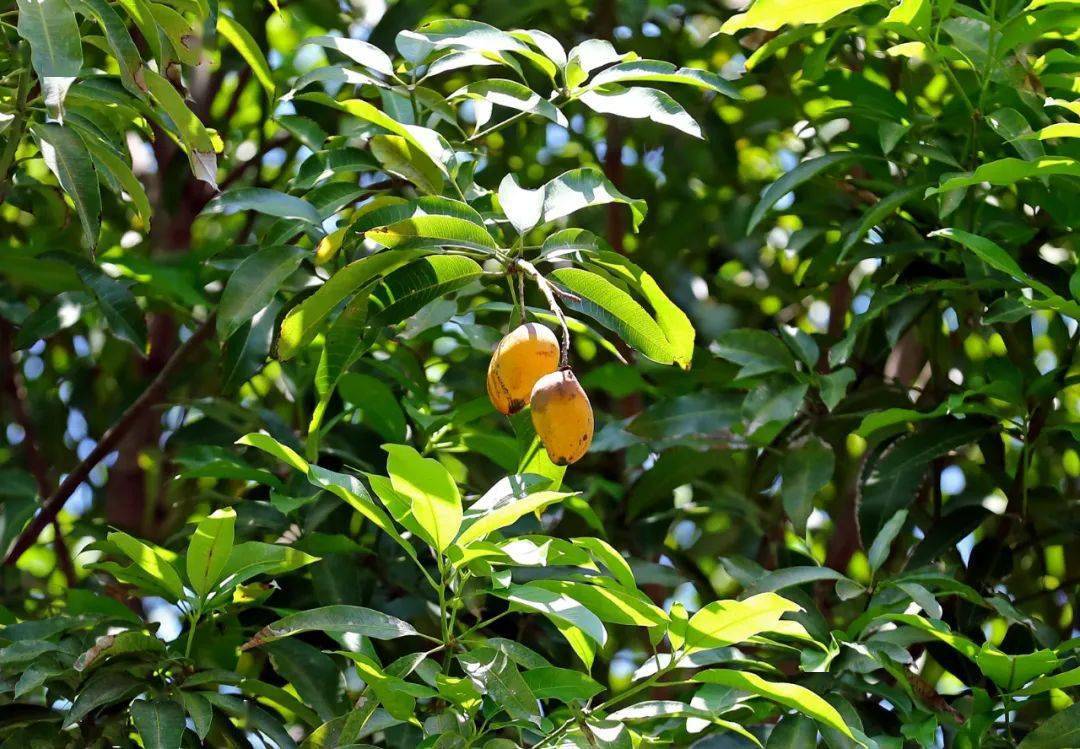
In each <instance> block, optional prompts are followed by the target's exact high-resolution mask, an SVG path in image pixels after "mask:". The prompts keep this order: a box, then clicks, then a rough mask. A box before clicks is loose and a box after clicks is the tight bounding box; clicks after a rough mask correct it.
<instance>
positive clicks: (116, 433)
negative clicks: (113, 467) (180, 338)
mask: <svg viewBox="0 0 1080 749" xmlns="http://www.w3.org/2000/svg"><path fill="white" fill-rule="evenodd" d="M214 321H215V315H210V317H209V318H207V320H206V322H204V323H203V324H202V325H201V326H200V327H199V328H198V329H197V330H196V331H195V332H194V333H193V334H192V335H191V337H190V338H188V339H187V341H185V342H184V344H183V345H182V346H180V348H178V349H177V350H176V353H174V354H173V355H172V357H171V358H170V359H169V361H168V362H166V363H165V366H164V367H162V368H161V371H160V372H158V375H157V377H155V378H154V380H153V382H151V383H150V385H149V386H148V387H147V388H146V390H144V391H143V392H142V395H140V396H139V397H138V398H136V399H135V401H134V402H133V403H132V404H131V405H130V406H128V408H127V410H126V411H124V413H123V414H121V416H120V418H119V419H118V420H117V421H116V423H115V424H113V425H112V426H111V427H109V429H108V430H107V431H106V432H105V434H104V435H102V437H101V441H99V442H98V443H97V446H96V447H95V448H94V449H93V450H91V451H90V454H89V455H87V456H86V458H85V459H84V460H83V461H82V462H81V463H79V465H77V466H76V467H75V468H74V469H73V470H72V471H71V472H70V473H69V474H68V475H67V477H66V478H65V479H64V481H63V482H62V483H61V484H60V486H58V487H57V489H56V491H55V492H53V494H52V495H51V496H50V497H49V498H48V499H46V500H45V501H44V502H43V503H42V506H41V511H40V512H38V514H37V515H35V516H34V518H33V519H32V520H31V521H30V523H29V524H28V525H27V526H26V527H25V528H24V529H23V531H22V533H20V534H19V537H18V538H17V539H16V540H15V543H14V544H13V545H12V547H11V550H10V551H9V552H8V554H7V556H6V557H5V558H4V564H5V565H12V564H15V562H17V561H18V560H19V557H21V556H22V555H23V553H24V552H25V551H26V550H27V549H29V548H30V547H31V546H32V545H33V544H34V542H35V541H36V540H37V537H38V535H39V534H40V533H41V531H42V530H44V528H45V526H46V525H48V524H49V523H51V522H53V520H54V519H55V518H56V516H57V514H58V513H59V512H60V510H61V508H63V506H64V503H65V502H67V500H68V498H69V497H70V496H71V495H72V493H73V492H74V491H75V489H77V488H78V487H79V485H80V484H82V482H83V481H85V480H86V478H87V476H89V475H90V472H91V471H92V470H94V467H95V466H96V465H97V464H98V463H100V462H101V461H102V459H103V458H104V457H105V456H106V455H108V454H109V453H110V452H112V451H113V449H115V447H116V445H117V443H119V442H120V440H121V438H122V437H123V436H124V435H125V434H126V433H127V431H128V429H130V428H131V426H132V425H133V424H135V423H136V422H137V421H138V420H139V417H140V416H142V414H143V412H144V411H146V409H148V408H150V407H151V406H152V405H153V404H155V403H157V402H158V400H159V399H160V398H161V396H162V395H163V394H164V392H165V388H166V386H167V385H168V382H169V377H171V376H172V374H173V373H174V372H176V370H177V369H179V368H180V366H181V365H182V364H183V362H184V360H185V359H187V357H188V356H189V355H190V354H191V352H192V351H194V350H195V349H197V348H198V347H199V346H200V345H201V344H202V343H203V342H204V341H206V340H207V339H208V338H210V336H211V335H212V334H213V332H214Z"/></svg>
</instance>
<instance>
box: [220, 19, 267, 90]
mask: <svg viewBox="0 0 1080 749" xmlns="http://www.w3.org/2000/svg"><path fill="white" fill-rule="evenodd" d="M217 32H218V33H219V34H221V36H222V37H224V38H225V40H226V41H227V42H228V43H229V44H231V45H232V46H233V47H234V48H235V49H236V51H237V52H239V53H240V56H241V57H243V58H244V62H246V63H247V64H248V67H250V68H251V70H252V71H253V72H254V73H255V79H256V80H257V81H258V82H259V83H260V84H262V87H263V88H264V89H266V94H267V95H268V96H270V97H273V96H274V75H273V73H272V72H270V64H269V63H268V62H267V61H266V57H265V55H263V53H262V50H261V49H259V45H258V44H257V43H256V42H255V40H254V39H253V38H252V37H251V34H250V33H248V30H247V29H245V28H244V27H243V26H242V25H240V24H239V23H237V21H236V20H234V19H233V18H232V17H231V16H227V15H225V14H224V13H222V14H220V15H218V19H217Z"/></svg>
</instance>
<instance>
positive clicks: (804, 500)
mask: <svg viewBox="0 0 1080 749" xmlns="http://www.w3.org/2000/svg"><path fill="white" fill-rule="evenodd" d="M834 463H835V458H834V457H833V451H832V448H831V447H829V445H828V444H826V443H825V442H823V441H822V440H820V439H818V438H816V437H813V438H811V439H809V440H807V441H806V442H805V443H804V444H802V445H799V446H798V447H795V448H793V449H791V450H789V451H788V452H787V454H786V455H784V459H783V461H781V463H780V476H781V477H782V478H783V483H782V484H781V485H780V499H781V501H782V502H783V504H784V512H786V513H787V516H788V518H789V519H790V520H791V524H792V525H793V526H794V527H795V530H796V531H797V532H798V533H799V534H805V533H806V521H807V519H808V518H809V517H810V513H811V512H813V509H814V502H813V500H814V495H815V494H817V493H818V492H819V491H821V489H822V488H823V487H824V486H825V485H826V484H827V483H829V481H830V480H831V479H832V475H833V465H834Z"/></svg>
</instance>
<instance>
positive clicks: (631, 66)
mask: <svg viewBox="0 0 1080 749" xmlns="http://www.w3.org/2000/svg"><path fill="white" fill-rule="evenodd" d="M631 81H648V82H651V83H681V84H684V85H687V86H696V87H697V88H703V89H706V90H708V91H715V92H716V93H718V94H723V95H724V96H727V97H729V98H731V99H741V98H742V96H741V95H740V94H739V92H738V90H737V89H736V88H735V87H734V86H733V85H731V83H729V82H728V81H726V80H724V79H723V78H721V77H720V76H718V75H716V74H715V73H710V72H708V71H705V70H698V69H697V68H676V67H675V66H674V65H672V64H671V63H670V62H663V61H660V60H631V61H629V62H620V63H618V64H616V65H612V66H611V67H609V68H605V69H604V70H602V71H600V72H599V73H597V74H596V75H595V76H593V79H592V80H591V81H589V88H593V87H595V86H604V85H606V84H609V83H627V82H631Z"/></svg>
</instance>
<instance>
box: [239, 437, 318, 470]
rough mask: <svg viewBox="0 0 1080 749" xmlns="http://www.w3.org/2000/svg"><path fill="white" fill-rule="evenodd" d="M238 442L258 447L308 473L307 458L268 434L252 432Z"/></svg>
mask: <svg viewBox="0 0 1080 749" xmlns="http://www.w3.org/2000/svg"><path fill="white" fill-rule="evenodd" d="M236 444H238V445H248V446H250V447H256V448H258V449H259V450H262V451H263V452H264V453H266V454H268V455H270V456H272V457H274V458H276V459H277V460H280V461H281V462H282V463H284V464H286V465H287V466H289V467H290V468H292V469H294V470H297V471H300V473H303V474H307V472H308V462H307V461H306V460H304V459H303V458H301V457H300V456H299V455H298V454H297V453H296V451H295V450H293V449H292V448H291V447H288V446H286V445H283V444H281V443H280V442H278V441H277V440H276V439H274V438H273V437H271V436H270V435H268V434H261V433H259V432H251V433H250V434H245V435H244V436H243V437H241V438H240V439H238V440H237V441H236Z"/></svg>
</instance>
